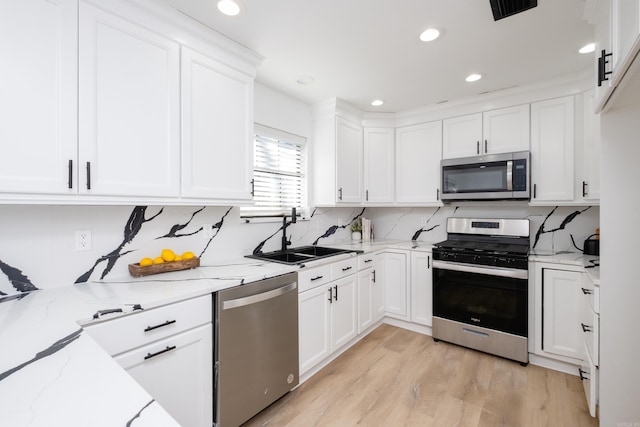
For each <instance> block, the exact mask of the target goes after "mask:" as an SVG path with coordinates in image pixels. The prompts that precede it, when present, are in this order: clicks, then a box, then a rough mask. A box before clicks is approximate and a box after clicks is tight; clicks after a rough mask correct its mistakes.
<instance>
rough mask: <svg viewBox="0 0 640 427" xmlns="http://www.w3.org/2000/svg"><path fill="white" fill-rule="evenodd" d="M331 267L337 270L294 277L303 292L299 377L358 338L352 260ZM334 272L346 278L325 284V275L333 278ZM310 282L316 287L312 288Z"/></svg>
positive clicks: (300, 309)
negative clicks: (315, 284) (315, 283)
mask: <svg viewBox="0 0 640 427" xmlns="http://www.w3.org/2000/svg"><path fill="white" fill-rule="evenodd" d="M350 263H352V265H351V264H350ZM333 266H336V267H339V268H337V269H336V268H334V269H327V268H324V267H319V268H317V269H310V270H306V271H305V272H304V275H303V274H301V275H299V277H298V286H299V289H301V290H303V289H306V290H304V291H303V292H300V293H299V295H298V331H299V342H300V344H299V345H300V352H299V358H300V375H302V374H304V373H305V372H307V371H309V370H310V369H311V368H313V367H314V366H315V365H317V364H318V363H320V362H321V361H322V360H324V359H325V358H326V357H328V356H329V355H331V353H333V352H334V351H336V350H338V349H339V348H340V347H342V346H343V345H345V344H346V343H348V342H349V341H351V340H352V339H353V338H355V337H356V336H357V335H358V275H357V274H354V273H355V271H356V259H355V258H353V259H352V260H351V261H348V262H347V263H346V264H345V263H343V262H341V263H336V264H334V265H333ZM316 270H317V272H316ZM331 270H335V271H332V272H331ZM338 272H344V273H347V272H348V275H346V276H344V277H342V278H340V279H337V280H333V281H327V279H328V277H327V276H328V275H333V276H336V275H338V274H340V273H338ZM316 273H317V274H316ZM314 279H315V281H318V282H320V283H319V284H318V285H317V286H315V287H312V286H313V285H312V283H313V282H312V281H313V280H314ZM329 280H330V279H329Z"/></svg>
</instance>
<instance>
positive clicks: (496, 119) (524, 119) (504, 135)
mask: <svg viewBox="0 0 640 427" xmlns="http://www.w3.org/2000/svg"><path fill="white" fill-rule="evenodd" d="M482 121H483V126H482V133H483V137H484V141H483V143H482V144H481V147H480V154H496V153H510V152H514V151H529V140H530V139H529V135H530V134H529V104H525V105H518V106H515V107H509V108H502V109H500V110H493V111H487V112H485V113H483V114H482Z"/></svg>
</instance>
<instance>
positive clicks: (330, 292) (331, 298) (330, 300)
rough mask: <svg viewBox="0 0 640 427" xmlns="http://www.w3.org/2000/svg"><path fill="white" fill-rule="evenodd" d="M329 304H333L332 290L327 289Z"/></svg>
mask: <svg viewBox="0 0 640 427" xmlns="http://www.w3.org/2000/svg"><path fill="white" fill-rule="evenodd" d="M328 290H329V304H333V292H332V291H333V289H331V288H329V289H328Z"/></svg>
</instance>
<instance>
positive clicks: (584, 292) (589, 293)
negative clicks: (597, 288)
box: [581, 288, 593, 295]
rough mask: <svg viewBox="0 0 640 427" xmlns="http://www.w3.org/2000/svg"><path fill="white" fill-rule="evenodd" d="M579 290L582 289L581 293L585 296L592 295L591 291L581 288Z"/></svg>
mask: <svg viewBox="0 0 640 427" xmlns="http://www.w3.org/2000/svg"><path fill="white" fill-rule="evenodd" d="M581 289H582V293H583V294H585V295H591V294H592V293H593V291H592V290H591V289H585V288H581Z"/></svg>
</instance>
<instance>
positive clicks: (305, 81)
mask: <svg viewBox="0 0 640 427" xmlns="http://www.w3.org/2000/svg"><path fill="white" fill-rule="evenodd" d="M314 81H315V79H314V78H313V77H311V76H299V77H298V78H297V79H296V82H297V83H298V84H299V85H310V84H311V83H313V82H314Z"/></svg>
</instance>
